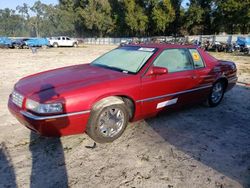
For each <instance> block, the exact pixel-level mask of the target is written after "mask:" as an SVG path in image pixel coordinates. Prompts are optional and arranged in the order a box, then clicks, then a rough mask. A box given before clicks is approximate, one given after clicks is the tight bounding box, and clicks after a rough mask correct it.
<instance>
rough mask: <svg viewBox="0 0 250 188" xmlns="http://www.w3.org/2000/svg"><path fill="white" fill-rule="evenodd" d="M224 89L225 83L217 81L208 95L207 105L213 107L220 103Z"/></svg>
mask: <svg viewBox="0 0 250 188" xmlns="http://www.w3.org/2000/svg"><path fill="white" fill-rule="evenodd" d="M224 91H225V84H224V82H222V81H218V82H216V83H215V84H214V85H213V88H212V91H211V93H210V95H209V97H208V101H207V102H208V105H209V106H211V107H215V106H217V105H218V104H220V102H221V100H222V99H223V96H224Z"/></svg>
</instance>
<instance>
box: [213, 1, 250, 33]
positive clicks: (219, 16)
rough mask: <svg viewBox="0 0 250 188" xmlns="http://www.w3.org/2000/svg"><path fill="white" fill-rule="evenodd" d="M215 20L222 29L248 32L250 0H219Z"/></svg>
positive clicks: (249, 28)
mask: <svg viewBox="0 0 250 188" xmlns="http://www.w3.org/2000/svg"><path fill="white" fill-rule="evenodd" d="M216 5H217V10H216V18H215V21H216V23H217V25H219V24H220V25H222V26H223V27H220V28H219V30H220V31H222V30H223V31H227V32H229V33H236V32H241V33H248V32H249V31H250V0H223V1H222V0H217V1H216Z"/></svg>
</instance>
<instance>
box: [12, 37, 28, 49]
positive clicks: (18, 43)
mask: <svg viewBox="0 0 250 188" xmlns="http://www.w3.org/2000/svg"><path fill="white" fill-rule="evenodd" d="M27 40H29V38H21V39H15V40H13V42H12V46H13V48H16V49H24V48H28V46H27V44H26V43H25V41H27Z"/></svg>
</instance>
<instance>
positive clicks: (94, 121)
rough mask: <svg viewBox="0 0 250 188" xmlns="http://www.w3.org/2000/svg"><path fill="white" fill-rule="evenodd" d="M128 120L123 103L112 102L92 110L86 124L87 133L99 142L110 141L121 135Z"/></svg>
mask: <svg viewBox="0 0 250 188" xmlns="http://www.w3.org/2000/svg"><path fill="white" fill-rule="evenodd" d="M128 120H129V115H128V110H127V108H126V106H125V104H113V105H110V106H106V107H103V108H100V109H98V110H94V111H93V112H91V117H90V120H89V122H88V125H87V134H88V135H89V136H90V137H91V138H92V139H93V140H95V141H96V142H99V143H107V142H112V141H114V140H115V139H117V138H119V137H120V136H121V135H122V133H123V132H124V130H125V128H126V126H127V124H128Z"/></svg>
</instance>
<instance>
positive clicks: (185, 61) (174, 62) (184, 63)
mask: <svg viewBox="0 0 250 188" xmlns="http://www.w3.org/2000/svg"><path fill="white" fill-rule="evenodd" d="M154 66H158V67H165V68H167V69H168V72H180V71H185V70H192V69H193V64H192V62H191V61H190V58H189V54H188V51H187V50H186V49H167V50H164V51H163V52H162V53H161V54H160V55H159V56H158V57H157V58H156V60H155V61H154Z"/></svg>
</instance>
